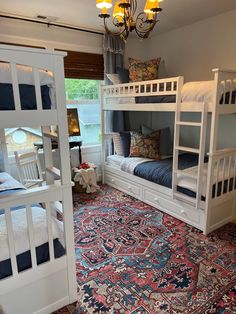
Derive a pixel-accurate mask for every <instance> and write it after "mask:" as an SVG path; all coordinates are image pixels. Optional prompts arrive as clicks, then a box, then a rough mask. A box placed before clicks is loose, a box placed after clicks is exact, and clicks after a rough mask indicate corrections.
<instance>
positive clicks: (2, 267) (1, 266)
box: [0, 239, 65, 279]
mask: <svg viewBox="0 0 236 314" xmlns="http://www.w3.org/2000/svg"><path fill="white" fill-rule="evenodd" d="M53 244H54V256H55V258H59V257H61V256H63V255H64V254H65V249H64V247H63V246H62V245H61V243H60V242H59V240H58V239H55V240H54V241H53ZM36 258H37V264H38V265H39V264H42V263H45V262H47V261H49V248H48V243H44V244H42V245H40V246H38V247H37V248H36ZM31 266H32V264H31V255H30V251H27V252H24V253H22V254H19V255H18V256H17V267H18V271H19V272H21V271H23V270H26V269H28V268H30V267H31ZM11 275H12V268H11V261H10V259H7V260H5V261H2V262H0V279H3V278H6V277H8V276H11Z"/></svg>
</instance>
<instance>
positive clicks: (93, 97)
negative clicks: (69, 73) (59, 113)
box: [65, 79, 101, 146]
mask: <svg viewBox="0 0 236 314" xmlns="http://www.w3.org/2000/svg"><path fill="white" fill-rule="evenodd" d="M65 83H66V98H67V108H77V110H78V116H79V123H80V133H81V136H80V139H81V140H82V142H83V145H84V146H86V145H94V144H99V143H100V142H101V118H100V101H99V86H100V81H98V80H86V79H66V80H65Z"/></svg>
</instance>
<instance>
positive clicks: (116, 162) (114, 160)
mask: <svg viewBox="0 0 236 314" xmlns="http://www.w3.org/2000/svg"><path fill="white" fill-rule="evenodd" d="M124 158H125V157H123V156H119V155H110V156H108V157H107V164H108V165H109V166H113V167H116V168H120V167H121V164H122V161H123V160H124Z"/></svg>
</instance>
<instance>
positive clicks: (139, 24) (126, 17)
mask: <svg viewBox="0 0 236 314" xmlns="http://www.w3.org/2000/svg"><path fill="white" fill-rule="evenodd" d="M161 1H162V0H146V4H145V7H144V8H143V11H141V12H139V13H137V14H136V11H137V0H119V1H115V3H114V9H113V14H112V16H110V14H109V12H108V9H110V8H111V7H112V4H113V3H112V0H96V6H97V8H99V9H100V10H101V13H100V14H99V17H100V18H102V19H103V22H104V27H105V31H106V32H107V33H110V34H113V35H115V36H119V37H121V38H122V39H123V40H124V41H126V39H127V38H128V36H129V33H130V32H133V31H135V32H136V34H137V35H138V36H139V37H140V38H148V36H149V34H150V32H151V31H152V30H153V28H154V27H155V25H156V23H157V22H158V14H159V13H160V12H161V11H162V9H161V8H160V6H159V2H161ZM113 2H114V1H113ZM109 19H111V20H112V25H113V26H112V29H111V28H109V26H108V20H109Z"/></svg>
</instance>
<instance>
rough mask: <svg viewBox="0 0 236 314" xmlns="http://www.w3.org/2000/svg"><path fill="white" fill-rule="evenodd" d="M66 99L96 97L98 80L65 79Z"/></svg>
mask: <svg viewBox="0 0 236 314" xmlns="http://www.w3.org/2000/svg"><path fill="white" fill-rule="evenodd" d="M65 84H66V95H67V99H71V100H73V99H76V100H82V99H98V96H99V81H95V80H79V79H65Z"/></svg>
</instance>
